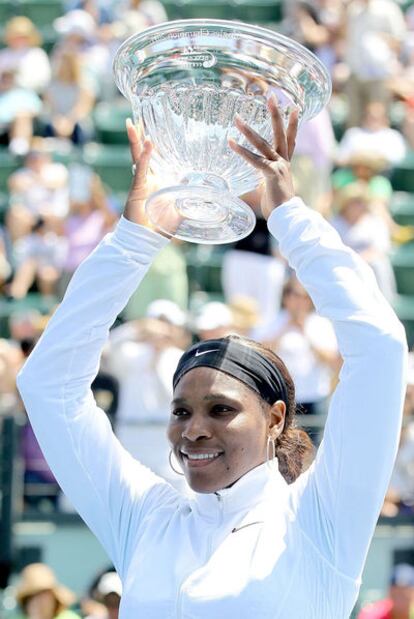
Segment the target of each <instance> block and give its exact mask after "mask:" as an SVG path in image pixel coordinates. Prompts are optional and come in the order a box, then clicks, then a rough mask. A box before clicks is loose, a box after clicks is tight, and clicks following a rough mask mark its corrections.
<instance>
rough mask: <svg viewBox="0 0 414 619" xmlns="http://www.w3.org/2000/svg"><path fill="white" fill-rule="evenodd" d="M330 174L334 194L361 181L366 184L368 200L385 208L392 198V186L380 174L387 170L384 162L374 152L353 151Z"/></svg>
mask: <svg viewBox="0 0 414 619" xmlns="http://www.w3.org/2000/svg"><path fill="white" fill-rule="evenodd" d="M342 164H343V166H344V167H340V168H338V169H337V170H335V172H334V173H333V174H332V188H333V190H334V192H338V191H341V189H343V187H346V186H347V185H351V184H352V183H356V182H358V181H361V182H362V183H366V184H367V191H368V194H369V196H370V198H371V199H372V200H374V201H376V202H381V203H383V204H384V205H385V206H386V207H387V208H388V207H389V203H390V201H391V197H392V185H391V183H390V181H389V179H388V178H387V177H386V176H385V175H384V174H382V173H383V172H384V170H386V168H387V162H386V160H385V159H384V158H383V157H382V156H381V155H380V154H378V152H377V151H375V150H367V149H361V150H359V151H356V150H355V151H354V152H353V153H352V154H351V155H350V157H349V159H348V160H347V161H343V162H342Z"/></svg>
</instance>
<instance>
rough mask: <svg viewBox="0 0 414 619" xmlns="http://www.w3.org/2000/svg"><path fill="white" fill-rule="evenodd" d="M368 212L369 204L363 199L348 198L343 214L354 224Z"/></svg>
mask: <svg viewBox="0 0 414 619" xmlns="http://www.w3.org/2000/svg"><path fill="white" fill-rule="evenodd" d="M367 212H368V204H367V203H366V202H365V200H363V199H359V198H354V199H352V200H348V202H347V203H346V204H345V205H344V207H343V208H342V211H341V216H342V217H343V218H344V219H345V220H346V221H347V222H348V223H349V224H350V225H351V226H352V225H354V224H356V223H357V222H358V221H359V219H360V218H361V217H362V216H363V215H365V213H367Z"/></svg>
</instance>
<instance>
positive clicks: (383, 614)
mask: <svg viewBox="0 0 414 619" xmlns="http://www.w3.org/2000/svg"><path fill="white" fill-rule="evenodd" d="M413 614H414V567H413V566H412V565H409V564H408V563H399V564H397V565H395V566H394V567H393V570H392V575H391V583H390V589H389V595H388V598H386V599H385V600H380V601H378V602H374V603H372V604H368V605H367V606H365V607H364V608H363V609H362V610H361V612H360V613H359V615H358V618H357V619H412V617H413Z"/></svg>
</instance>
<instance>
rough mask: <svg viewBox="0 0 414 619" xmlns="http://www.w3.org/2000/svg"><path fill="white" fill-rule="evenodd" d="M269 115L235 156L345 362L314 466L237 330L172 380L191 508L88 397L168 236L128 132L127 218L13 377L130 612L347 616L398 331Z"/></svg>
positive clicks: (397, 358)
mask: <svg viewBox="0 0 414 619" xmlns="http://www.w3.org/2000/svg"><path fill="white" fill-rule="evenodd" d="M269 114H270V116H271V123H272V128H273V143H271V142H268V141H265V140H264V139H263V138H262V137H261V136H260V135H258V134H257V133H256V132H255V131H253V130H252V129H251V128H250V127H249V126H248V125H246V124H245V123H244V122H242V121H241V120H240V119H239V120H238V121H236V124H237V127H238V129H239V131H240V133H241V134H243V135H244V137H245V138H246V139H247V140H248V141H249V142H250V144H251V145H252V147H254V150H253V149H252V150H250V149H249V148H246V147H245V146H240V145H238V144H237V143H236V142H234V141H233V142H231V144H230V146H231V148H232V149H233V150H234V152H236V153H237V154H238V155H240V156H241V157H243V158H244V160H245V161H247V162H249V163H250V164H251V165H252V166H254V168H255V169H256V170H258V171H260V173H261V174H262V175H263V185H262V187H263V194H262V195H263V197H262V209H263V215H264V217H266V218H267V221H268V227H269V230H270V231H271V233H272V234H273V235H274V237H275V238H276V239H277V240H278V242H279V247H280V250H281V252H282V254H283V255H284V256H285V258H286V259H287V260H288V262H289V264H290V266H291V267H292V268H293V269H295V271H296V273H297V276H298V278H299V279H300V281H301V282H302V283H303V285H304V287H305V288H306V290H307V291H308V292H309V294H310V295H311V297H312V299H313V302H314V304H315V307H316V308H317V310H318V311H319V312H320V314H321V315H324V316H326V317H328V318H329V319H331V320H332V322H333V324H334V327H335V330H336V334H337V338H338V342H339V345H340V349H341V354H342V356H343V359H344V365H343V369H342V372H341V376H340V382H339V384H338V387H337V389H336V391H335V394H334V396H333V398H332V403H331V407H330V412H329V415H328V420H327V423H326V427H325V435H324V439H323V441H322V444H321V445H320V448H319V450H318V453H317V456H316V459H315V460H314V461H313V463H312V464H311V465H310V466H309V468H307V470H306V471H305V470H304V468H305V466H304V462H305V461H306V460H307V459H308V454H309V452H308V450H309V449H310V442H309V440H308V439H307V437H306V435H305V434H304V433H303V432H301V431H300V430H298V429H297V428H296V427H295V401H294V385H293V383H292V380H291V378H290V376H289V372H288V371H287V369H286V367H285V366H284V364H283V362H282V361H281V360H280V359H279V358H278V357H277V356H276V355H274V354H273V353H271V352H270V351H269V350H267V349H265V348H263V347H262V346H261V345H258V344H256V343H254V342H251V341H249V340H245V339H243V338H237V337H232V336H230V337H229V338H224V339H221V340H210V341H204V342H202V343H200V344H199V345H195V346H192V347H191V348H190V349H189V350H187V351H186V352H185V353H184V355H183V356H182V358H181V360H180V362H179V365H178V367H177V370H176V373H175V376H174V399H173V402H172V406H171V418H170V421H169V427H168V438H169V441H170V444H171V450H172V454H173V456H174V459H175V460H176V461H177V462H176V464H175V466H180V468H181V469H182V471H183V473H184V475H185V477H186V479H187V481H188V484H189V485H190V487H191V488H192V490H193V491H194V492H193V494H192V495H191V496H190V498H186V497H183V496H181V495H179V494H178V492H177V491H176V490H175V489H173V488H172V487H171V486H170V485H169V484H168V483H167V482H165V481H164V480H163V479H160V478H158V477H157V476H156V475H154V474H153V473H152V472H151V471H149V470H148V469H146V468H145V467H144V466H142V465H141V464H140V463H139V462H138V461H136V460H134V459H133V458H132V457H131V456H130V455H129V453H128V452H126V451H125V450H124V449H123V447H122V446H121V445H120V443H119V442H118V440H117V439H116V438H115V436H114V435H113V433H112V430H111V427H110V424H109V422H108V419H107V418H106V416H105V414H104V413H103V412H102V411H101V410H100V409H99V408H98V407H97V405H96V403H95V402H94V400H93V396H92V393H91V390H90V385H91V382H92V380H93V378H94V376H95V374H96V372H97V369H98V366H99V358H100V353H101V350H102V347H103V346H104V343H105V341H106V338H107V336H108V330H109V328H110V326H111V324H112V323H113V321H114V320H115V318H116V316H117V315H118V314H119V312H120V311H121V310H122V308H123V307H124V306H125V304H126V302H127V301H128V298H129V296H130V295H131V294H132V292H133V291H134V290H135V288H136V286H137V285H138V284H139V282H140V281H141V279H142V278H143V277H144V274H145V273H146V271H147V269H148V268H149V266H150V263H151V260H152V259H153V258H154V256H155V255H156V254H157V252H158V251H159V250H160V249H161V248H162V247H164V246H165V245H166V244H167V243H168V239H167V238H166V237H165V236H164V235H161V234H159V233H158V232H157V231H155V230H153V229H151V228H150V226H149V224H148V222H147V220H146V216H145V213H144V208H143V205H144V202H145V200H146V198H147V195H148V187H147V170H148V163H149V159H150V156H151V143H150V142H149V141H148V140H146V141H145V142H144V145H143V146H141V142H140V140H139V139H138V135H137V132H136V130H135V128H134V126H133V125H132V124H131V123H130V124H129V126H128V136H129V140H130V144H131V152H132V157H133V161H134V163H135V166H136V171H135V176H134V180H133V184H132V188H131V191H130V194H129V197H128V201H127V204H126V207H125V212H124V216H123V217H122V218H121V220H120V222H119V223H118V225H117V227H116V229H115V231H114V232H113V233H112V234H110V235H108V236H107V237H106V238H105V239H104V240H103V241H102V242H101V244H100V245H99V246H98V248H97V249H96V250H95V251H94V252H93V253H92V255H91V256H89V257H88V258H87V259H86V260H85V261H84V262H83V263H82V264H81V266H80V267H79V269H78V271H77V272H76V273H75V275H74V277H73V279H72V282H71V283H70V286H69V288H68V291H67V294H66V297H65V299H64V301H63V302H62V304H61V306H60V307H59V308H58V310H57V311H56V313H55V315H54V316H53V318H52V320H51V321H50V323H49V325H48V327H47V329H46V331H45V333H44V335H43V337H42V338H41V340H40V341H39V343H38V345H37V347H36V349H35V350H34V352H33V353H32V355H31V356H30V358H29V360H28V361H27V363H26V365H25V367H24V369H23V370H22V372H21V374H20V376H19V379H18V385H19V389H20V392H21V394H22V397H23V399H24V402H25V404H26V407H27V411H28V413H29V417H30V420H31V422H32V424H33V427H34V429H35V432H36V435H37V437H38V440H39V442H40V445H41V447H42V449H43V451H44V453H45V455H46V458H47V459H48V462H49V465H50V467H51V468H52V470H53V472H54V474H55V476H56V478H57V479H58V481H59V483H60V485H61V486H62V488H63V490H64V492H65V493H67V495H68V497H69V498H70V500H71V501H72V502H73V504H74V505H75V507H76V509H77V510H78V511H79V513H80V515H81V516H82V518H83V519H84V520H85V522H86V523H87V524H88V526H89V527H90V528H91V530H92V531H93V532H94V534H95V535H96V536H97V537H98V538H99V540H100V541H101V543H102V545H103V546H104V548H105V549H106V551H107V552H108V555H109V556H110V558H111V560H112V561H113V563H114V565H115V567H116V570H117V571H118V573H119V575H120V577H121V579H122V582H123V596H122V602H121V610H120V616H121V617H123V618H125V619H127V618H128V619H129V618H131V619H135V618H137V617H145V619H167V618H173V617H174V618H175V617H177V618H178V617H183V618H188V619H190V618H192V619H196V618H197V619H207V618H208V619H212V618H213V617H214V618H217V619H218V618H220V619H222V618H224V617H226V618H227V617H228V618H237V619H243V618H245V619H252V617H257V618H259V617H260V619H265V618H268V619H271V618H272V619H276V617H277V618H282V617H283V619H290V618H292V619H297V618H298V617H306V618H307V619H345V618H347V617H349V614H350V612H351V610H352V608H353V605H354V603H355V601H356V599H357V596H358V590H359V586H360V583H361V573H362V569H363V566H364V561H365V558H366V554H367V551H368V547H369V543H370V540H371V537H372V535H373V532H374V529H375V525H376V521H377V518H378V515H379V513H380V509H381V506H382V503H383V499H384V495H385V493H386V490H387V486H388V482H389V478H390V475H391V470H392V467H393V462H394V459H395V455H396V451H397V446H398V437H399V431H400V424H401V410H402V401H403V391H404V378H403V377H404V365H405V357H406V341H405V335H404V331H403V328H402V326H401V324H400V323H399V322H398V320H397V318H396V317H395V315H394V313H393V311H392V310H391V308H390V306H389V305H388V304H387V302H386V301H385V299H384V298H383V297H382V295H381V293H380V292H379V290H378V287H377V285H376V282H375V278H374V276H373V274H372V272H371V271H370V269H369V268H368V267H367V266H366V265H365V264H364V263H363V262H362V260H360V259H359V257H358V256H357V255H356V254H355V253H353V252H352V251H351V250H349V249H348V248H346V247H345V246H344V245H343V244H342V242H341V240H340V238H339V236H338V235H337V234H336V232H335V231H334V230H333V228H332V227H331V226H330V225H329V224H328V223H327V222H326V221H325V220H324V219H323V218H322V217H321V216H320V215H319V214H318V213H316V212H313V211H311V210H310V209H308V208H307V207H306V206H305V205H304V204H303V203H302V201H301V200H300V199H299V198H297V197H295V193H294V189H293V184H292V177H291V173H290V166H289V161H290V159H291V157H292V154H293V150H294V143H295V134H296V126H297V116H296V115H295V114H294V113H293V114H292V115H291V116H290V121H289V123H288V127H287V129H286V130H285V128H284V125H283V122H282V118H281V115H280V113H279V111H278V107H277V105H276V103H275V101H274V99H270V101H269ZM164 217H166V218H168V217H170V221H169V222H168V228H169V229H170V228H171V226H172V227H174V225H177V226H178V225H179V221H176V222H175V224H174V222H173V221H171V217H174V215H171V213H169V212H168V210H167V211H166V213H165V215H164Z"/></svg>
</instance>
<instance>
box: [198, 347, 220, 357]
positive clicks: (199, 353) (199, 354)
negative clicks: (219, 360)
mask: <svg viewBox="0 0 414 619" xmlns="http://www.w3.org/2000/svg"><path fill="white" fill-rule="evenodd" d="M218 350H219V349H218V348H212V349H211V350H197V351H196V354H195V355H194V357H200V356H201V355H206V354H207V353H208V352H217V351H218Z"/></svg>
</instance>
